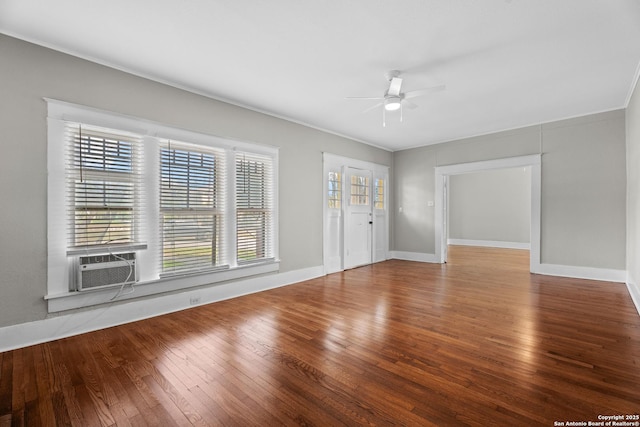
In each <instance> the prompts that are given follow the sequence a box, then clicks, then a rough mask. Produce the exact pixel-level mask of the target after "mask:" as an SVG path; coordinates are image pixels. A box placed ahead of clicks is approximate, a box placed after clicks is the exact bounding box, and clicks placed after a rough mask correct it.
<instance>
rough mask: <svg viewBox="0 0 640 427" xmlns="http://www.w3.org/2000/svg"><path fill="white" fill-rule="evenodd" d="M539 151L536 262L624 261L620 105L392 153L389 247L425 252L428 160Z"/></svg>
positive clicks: (430, 189)
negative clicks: (538, 254) (392, 207)
mask: <svg viewBox="0 0 640 427" xmlns="http://www.w3.org/2000/svg"><path fill="white" fill-rule="evenodd" d="M538 153H542V188H541V193H542V196H541V197H542V200H541V204H542V207H541V248H540V250H541V262H542V263H549V264H559V265H567V266H577V267H595V268H606V269H619V270H624V269H625V245H626V237H625V230H626V225H625V209H626V207H625V205H626V203H625V197H626V196H625V192H626V171H625V170H626V166H625V112H624V111H623V110H618V111H612V112H607V113H601V114H595V115H590V116H586V117H580V118H577V119H570V120H562V121H558V122H553V123H548V124H543V125H540V126H530V127H526V128H522V129H517V130H513V131H506V132H500V133H495V134H491V135H485V136H480V137H475V138H468V139H464V140H458V141H452V142H447V143H443V144H438V145H433V146H428V147H422V148H416V149H411V150H405V151H400V152H396V153H394V164H393V171H394V179H393V183H394V192H395V203H396V206H397V207H400V206H402V207H403V212H402V213H400V212H398V209H395V211H394V220H393V223H394V234H393V243H392V244H393V249H394V250H397V251H411V252H422V253H430V254H433V253H434V252H435V248H434V246H435V234H434V228H433V222H434V209H433V208H432V207H427V202H428V201H432V200H434V197H435V187H434V167H436V166H445V165H451V164H458V163H467V162H474V161H482V160H491V159H499V158H507V157H514V156H524V155H529V154H538Z"/></svg>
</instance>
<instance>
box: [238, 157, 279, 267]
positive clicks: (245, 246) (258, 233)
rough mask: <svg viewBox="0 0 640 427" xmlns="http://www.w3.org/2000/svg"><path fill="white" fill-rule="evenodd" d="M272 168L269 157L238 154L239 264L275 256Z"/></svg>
mask: <svg viewBox="0 0 640 427" xmlns="http://www.w3.org/2000/svg"><path fill="white" fill-rule="evenodd" d="M272 230H273V170H272V161H271V158H270V157H266V156H259V155H254V154H250V153H238V154H236V254H237V260H238V264H243V263H248V262H255V261H259V260H263V259H268V258H272V257H273V242H272V234H273V233H272Z"/></svg>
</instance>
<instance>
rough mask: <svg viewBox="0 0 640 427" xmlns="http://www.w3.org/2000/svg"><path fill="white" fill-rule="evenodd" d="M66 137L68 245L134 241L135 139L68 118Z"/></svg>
mask: <svg viewBox="0 0 640 427" xmlns="http://www.w3.org/2000/svg"><path fill="white" fill-rule="evenodd" d="M65 140H66V146H67V155H66V159H67V160H66V161H67V167H66V175H67V191H68V195H69V197H68V201H69V207H68V209H69V215H68V218H69V228H70V230H69V232H68V233H67V235H68V236H69V242H68V248H69V250H74V249H76V250H77V249H96V248H100V247H105V248H107V247H109V248H111V247H113V246H117V245H127V244H129V245H131V244H136V243H139V241H140V238H141V235H142V232H141V225H142V221H141V220H140V215H141V211H142V206H141V197H140V188H141V173H140V166H141V164H142V161H141V160H142V159H141V149H140V139H139V138H137V137H136V136H132V135H126V134H122V133H118V132H117V131H111V130H107V129H99V128H92V127H88V126H84V125H81V124H77V123H67V124H66V126H65ZM105 250H106V249H105ZM109 250H110V249H109Z"/></svg>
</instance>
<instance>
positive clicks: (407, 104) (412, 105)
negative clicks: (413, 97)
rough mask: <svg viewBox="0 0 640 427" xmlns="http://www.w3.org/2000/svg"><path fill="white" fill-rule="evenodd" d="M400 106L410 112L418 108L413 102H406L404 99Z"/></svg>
mask: <svg viewBox="0 0 640 427" xmlns="http://www.w3.org/2000/svg"><path fill="white" fill-rule="evenodd" d="M402 105H403V106H405V107H407V108H409V109H410V110H415V109H416V108H418V105H417V104H414V103H413V102H411V101H409V100H407V99H406V98H405V99H403V100H402Z"/></svg>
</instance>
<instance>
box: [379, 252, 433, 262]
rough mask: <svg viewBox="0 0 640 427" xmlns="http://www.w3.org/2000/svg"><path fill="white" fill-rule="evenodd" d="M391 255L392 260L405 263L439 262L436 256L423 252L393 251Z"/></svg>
mask: <svg viewBox="0 0 640 427" xmlns="http://www.w3.org/2000/svg"><path fill="white" fill-rule="evenodd" d="M389 255H390V257H391V259H401V260H404V261H418V262H431V263H437V262H438V259H437V258H436V254H426V253H423V252H405V251H391V252H390V253H389Z"/></svg>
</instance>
